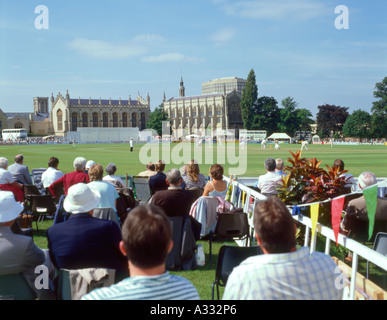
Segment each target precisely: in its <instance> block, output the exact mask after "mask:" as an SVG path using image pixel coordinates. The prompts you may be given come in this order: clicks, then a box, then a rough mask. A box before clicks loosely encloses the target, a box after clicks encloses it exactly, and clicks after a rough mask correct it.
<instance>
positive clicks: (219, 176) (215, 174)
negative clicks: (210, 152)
mask: <svg viewBox="0 0 387 320" xmlns="http://www.w3.org/2000/svg"><path fill="white" fill-rule="evenodd" d="M210 174H211V177H212V178H213V179H215V180H223V167H222V166H221V165H220V164H217V163H215V164H213V165H212V166H211V168H210Z"/></svg>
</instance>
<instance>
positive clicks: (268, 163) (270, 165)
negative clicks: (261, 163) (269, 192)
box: [265, 158, 277, 171]
mask: <svg viewBox="0 0 387 320" xmlns="http://www.w3.org/2000/svg"><path fill="white" fill-rule="evenodd" d="M276 166H277V164H276V162H275V159H273V158H266V160H265V169H266V170H267V171H274V170H275V167H276Z"/></svg>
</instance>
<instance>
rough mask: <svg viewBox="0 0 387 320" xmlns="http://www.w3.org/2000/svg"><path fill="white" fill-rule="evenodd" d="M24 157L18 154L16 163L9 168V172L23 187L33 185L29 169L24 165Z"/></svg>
mask: <svg viewBox="0 0 387 320" xmlns="http://www.w3.org/2000/svg"><path fill="white" fill-rule="evenodd" d="M23 162H24V156H23V155H22V154H18V155H16V156H15V163H14V164H11V165H10V166H9V167H8V171H9V172H10V173H11V174H12V177H13V178H14V179H15V180H16V181H17V182H19V183H21V184H22V185H28V186H30V185H32V184H33V183H32V179H31V176H30V172H29V170H28V167H27V166H26V165H24V164H23Z"/></svg>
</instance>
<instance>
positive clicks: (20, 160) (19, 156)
mask: <svg viewBox="0 0 387 320" xmlns="http://www.w3.org/2000/svg"><path fill="white" fill-rule="evenodd" d="M23 160H24V156H23V155H22V154H17V155H16V156H15V162H16V163H20V164H21V163H23Z"/></svg>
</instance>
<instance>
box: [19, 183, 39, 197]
mask: <svg viewBox="0 0 387 320" xmlns="http://www.w3.org/2000/svg"><path fill="white" fill-rule="evenodd" d="M23 190H24V197H25V198H27V196H29V195H38V196H40V195H41V193H40V191H39V189H38V187H37V186H36V185H34V184H33V185H24V186H23Z"/></svg>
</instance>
